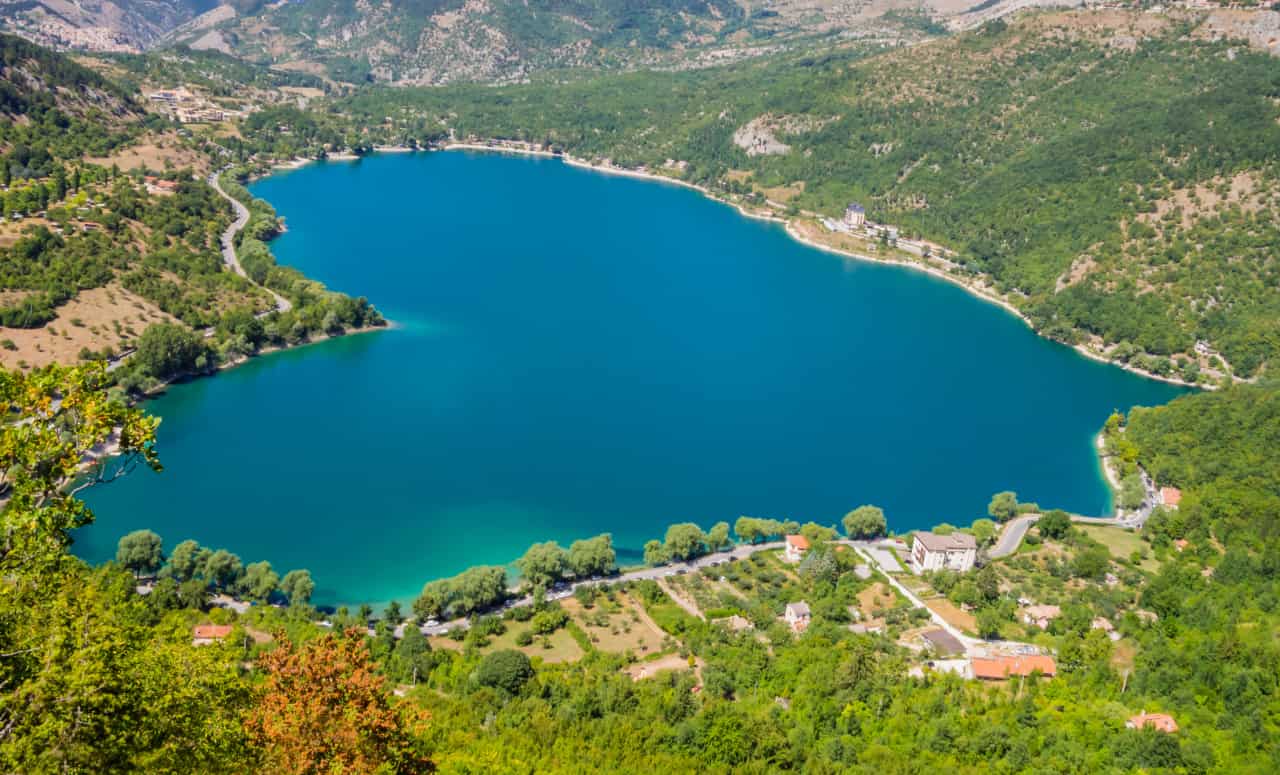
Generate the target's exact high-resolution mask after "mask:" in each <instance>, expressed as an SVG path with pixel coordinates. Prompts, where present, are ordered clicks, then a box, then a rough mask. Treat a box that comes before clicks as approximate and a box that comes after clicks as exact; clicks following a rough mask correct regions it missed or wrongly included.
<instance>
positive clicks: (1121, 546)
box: [1080, 525, 1160, 573]
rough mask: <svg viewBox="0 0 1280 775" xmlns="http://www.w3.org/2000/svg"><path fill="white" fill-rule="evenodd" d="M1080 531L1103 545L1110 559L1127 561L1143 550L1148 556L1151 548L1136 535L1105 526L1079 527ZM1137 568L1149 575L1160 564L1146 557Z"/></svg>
mask: <svg viewBox="0 0 1280 775" xmlns="http://www.w3.org/2000/svg"><path fill="white" fill-rule="evenodd" d="M1080 529H1081V530H1083V531H1084V532H1085V534H1086V535H1088V536H1089V537H1090V538H1092V539H1093V540H1095V541H1097V542H1098V543H1100V544H1103V545H1105V546H1106V547H1107V549H1108V550H1110V552H1111V556H1112V557H1116V558H1120V559H1128V558H1129V555H1131V554H1133V553H1134V552H1140V551H1142V550H1143V549H1146V550H1147V553H1148V554H1150V552H1151V547H1150V546H1148V545H1147V544H1146V543H1145V542H1144V541H1143V540H1142V538H1141V537H1140V536H1139V535H1138V534H1137V533H1134V532H1132V531H1129V530H1123V529H1121V528H1118V527H1108V526H1107V525H1081V526H1080ZM1139 567H1141V568H1142V570H1144V571H1146V572H1149V573H1150V572H1154V571H1156V570H1157V569H1159V567H1160V563H1159V562H1157V561H1156V560H1155V558H1154V557H1148V558H1147V559H1145V560H1143V561H1142V563H1141V565H1140V566H1139Z"/></svg>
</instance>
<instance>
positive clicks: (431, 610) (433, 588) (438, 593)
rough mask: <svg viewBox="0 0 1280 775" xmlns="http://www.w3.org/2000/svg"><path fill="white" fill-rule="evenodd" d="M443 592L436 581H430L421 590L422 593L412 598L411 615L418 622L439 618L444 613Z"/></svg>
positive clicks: (444, 601) (444, 598)
mask: <svg viewBox="0 0 1280 775" xmlns="http://www.w3.org/2000/svg"><path fill="white" fill-rule="evenodd" d="M447 602H448V600H447V598H446V597H445V590H444V589H443V588H442V585H441V583H440V582H438V581H432V582H430V583H428V584H427V585H426V586H424V587H423V588H422V592H421V593H420V594H419V595H418V596H417V597H416V598H414V601H413V615H414V616H415V617H417V619H418V621H419V622H425V621H427V620H429V619H436V618H439V617H440V615H441V614H443V613H444V607H445V604H446V603H447Z"/></svg>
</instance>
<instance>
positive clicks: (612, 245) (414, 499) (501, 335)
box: [76, 152, 1183, 603]
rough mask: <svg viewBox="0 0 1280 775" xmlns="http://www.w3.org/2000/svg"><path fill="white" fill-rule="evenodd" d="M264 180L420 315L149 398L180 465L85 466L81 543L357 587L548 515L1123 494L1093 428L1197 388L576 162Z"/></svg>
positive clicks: (436, 166)
mask: <svg viewBox="0 0 1280 775" xmlns="http://www.w3.org/2000/svg"><path fill="white" fill-rule="evenodd" d="M252 190H253V192H254V194H255V195H257V196H260V197H262V198H264V199H267V200H268V201H270V202H271V203H272V204H273V205H274V206H275V207H276V208H277V210H278V211H279V212H280V213H281V214H282V215H284V216H286V218H287V219H288V222H289V232H288V233H287V234H285V235H284V236H283V237H281V238H280V239H279V240H277V241H276V242H275V243H274V244H273V249H274V250H275V252H276V255H277V257H278V259H279V260H280V262H281V263H285V264H292V265H294V266H297V267H299V268H300V269H301V270H302V271H304V272H305V273H307V274H308V275H309V276H312V277H315V278H316V279H318V280H320V281H322V282H324V283H326V284H327V285H329V286H330V287H332V288H335V289H337V290H342V291H346V292H349V293H356V294H362V295H366V296H368V297H369V298H370V299H371V300H373V301H374V303H375V304H376V305H377V306H378V307H379V308H380V309H381V310H382V311H383V313H384V314H385V315H386V316H387V317H388V318H390V319H392V320H394V321H396V322H397V323H398V324H399V325H398V327H397V328H395V329H392V330H389V331H385V332H378V333H372V334H366V335H361V336H357V337H349V338H343V339H337V340H332V341H329V342H325V343H322V344H318V345H315V346H311V347H306V348H302V349H299V350H294V351H288V352H283V353H278V354H274V355H271V356H268V357H264V358H259V359H255V360H254V361H253V362H251V363H249V364H248V365H246V366H244V367H241V368H238V369H234V370H232V371H229V372H227V373H224V374H221V375H219V376H218V377H217V378H215V379H209V380H200V381H197V382H193V383H190V384H187V385H182V386H179V387H176V388H174V389H172V390H170V392H169V393H168V394H167V395H165V396H163V397H161V398H160V399H158V400H156V401H153V402H151V403H150V404H149V409H150V411H152V412H154V413H156V414H159V415H161V416H163V417H164V423H163V425H162V426H161V430H160V451H161V455H162V458H163V460H164V462H165V465H166V469H167V470H166V471H165V472H164V473H163V474H161V475H158V476H157V475H152V474H150V473H145V472H143V473H138V474H135V475H134V476H132V477H129V478H128V479H126V480H123V481H120V482H117V483H115V484H112V485H110V486H109V487H104V488H98V489H96V490H95V491H92V492H91V493H90V497H89V502H90V505H91V506H92V507H93V508H94V509H95V511H96V512H97V516H98V521H97V523H96V524H95V525H93V526H92V527H90V528H88V529H85V530H82V531H80V532H79V533H78V534H77V536H76V551H77V552H78V553H79V554H80V555H81V556H83V557H85V558H86V559H89V560H92V561H98V560H103V559H106V558H108V557H110V556H112V555H113V554H114V550H115V542H116V540H117V539H118V538H119V537H120V536H121V535H122V534H124V533H126V532H128V531H130V530H133V529H137V528H142V527H146V528H150V529H152V530H155V531H156V532H158V533H159V534H160V535H161V536H163V537H164V539H165V542H166V546H167V547H172V546H173V545H174V544H175V543H177V542H178V541H180V540H183V539H186V538H194V539H196V540H197V541H199V542H201V543H202V544H204V545H206V546H212V547H225V548H227V549H229V550H231V551H233V552H235V553H237V554H239V555H240V556H241V558H242V559H244V560H245V561H246V562H248V561H253V560H259V559H266V560H270V561H271V562H272V564H273V565H274V566H275V567H276V568H277V569H278V570H279V571H281V572H284V571H285V570H288V569H291V568H309V569H310V570H311V571H312V574H313V576H314V577H315V578H316V581H317V583H318V588H317V593H316V596H315V599H316V601H317V602H319V603H337V602H346V603H355V602H361V601H370V602H375V601H383V600H387V599H390V598H407V597H411V596H412V595H414V594H416V593H417V592H418V590H419V589H420V588H421V586H422V583H423V582H425V581H427V580H429V579H431V578H436V577H439V576H443V575H449V574H452V573H455V572H457V571H459V570H462V569H463V568H465V567H467V566H469V565H475V564H482V563H505V562H509V561H510V560H512V559H514V558H515V557H516V556H518V555H519V554H520V553H521V552H522V551H523V550H524V549H525V548H526V547H527V546H528V545H529V544H530V543H533V542H535V541H542V540H549V539H557V540H560V541H561V542H567V541H570V540H572V539H574V538H578V537H585V536H589V535H592V534H595V533H598V532H602V531H609V532H612V533H613V534H614V538H615V544H616V545H618V546H619V548H620V559H622V560H623V561H628V560H635V559H636V558H637V556H638V550H639V548H640V546H641V545H642V544H643V542H644V540H646V539H648V538H653V537H661V531H662V530H663V529H664V528H665V526H666V525H667V524H670V523H672V522H677V521H695V522H698V523H699V524H701V525H703V526H704V527H707V526H709V525H710V524H712V523H713V522H716V521H719V520H727V521H729V522H731V523H732V521H733V520H734V519H735V518H736V517H737V516H739V515H742V514H748V515H752V516H768V517H779V518H794V519H798V520H801V521H807V520H815V521H818V522H822V523H835V522H837V521H838V520H839V518H840V517H841V516H842V515H843V514H844V513H845V512H846V511H848V510H850V509H852V508H854V507H855V506H858V505H860V504H862V503H875V504H878V505H880V506H882V507H884V509H885V511H886V513H887V515H888V517H889V522H890V527H891V528H892V529H895V530H899V531H902V530H908V529H912V528H917V527H925V526H929V525H933V524H935V523H937V522H942V521H949V522H952V523H955V524H967V523H969V522H970V521H972V520H973V519H974V518H976V517H979V516H983V515H984V514H985V507H986V503H987V500H988V499H989V497H990V495H991V493H992V492H994V491H996V490H1002V489H1014V490H1017V491H1018V493H1019V495H1020V497H1021V498H1022V499H1023V500H1029V501H1037V502H1039V503H1041V504H1045V505H1047V506H1056V507H1062V508H1067V509H1070V510H1073V511H1077V512H1080V513H1086V514H1100V513H1104V512H1106V511H1107V510H1109V508H1110V497H1109V493H1108V491H1107V489H1106V486H1105V484H1104V482H1103V481H1102V479H1101V477H1100V475H1099V472H1098V465H1097V461H1096V458H1095V456H1094V453H1093V447H1092V436H1093V434H1094V433H1095V432H1096V431H1097V429H1098V428H1099V427H1100V426H1101V424H1102V422H1103V421H1104V420H1105V419H1106V416H1107V414H1108V413H1110V412H1111V411H1112V410H1113V409H1127V408H1129V407H1130V406H1132V405H1135V404H1144V405H1152V404H1160V403H1164V402H1167V401H1168V400H1170V399H1171V398H1173V397H1174V396H1176V395H1178V394H1179V393H1181V392H1183V391H1182V389H1180V388H1177V387H1174V386H1171V385H1166V384H1161V383H1157V382H1152V381H1149V380H1145V379H1142V378H1140V377H1137V376H1134V375H1131V374H1128V373H1125V372H1123V371H1121V370H1120V369H1118V368H1114V367H1111V366H1107V365H1104V364H1100V363H1096V362H1093V361H1090V360H1088V359H1086V358H1083V357H1081V356H1079V355H1078V354H1076V353H1074V352H1073V351H1072V350H1070V349H1069V348H1067V347H1064V346H1061V345H1057V344H1054V343H1052V342H1048V341H1046V340H1044V339H1041V338H1040V337H1038V336H1036V335H1035V334H1034V333H1033V332H1032V331H1030V330H1029V329H1028V328H1026V327H1025V326H1024V325H1023V324H1022V323H1021V322H1020V321H1018V320H1017V319H1016V318H1015V317H1014V316H1012V315H1010V314H1008V313H1007V312H1004V311H1002V310H1000V309H998V308H996V307H995V306H993V305H990V304H987V303H985V302H983V301H980V300H978V299H976V298H973V297H972V296H970V295H968V294H967V293H966V292H964V291H963V290H961V289H960V288H957V287H955V286H952V285H950V284H948V283H946V282H943V281H941V280H938V279H935V278H932V277H928V276H926V275H923V274H921V273H918V272H913V271H910V270H903V269H901V268H898V267H891V266H881V265H875V264H868V263H864V262H856V261H849V260H845V259H842V258H839V257H836V256H832V255H830V254H826V253H823V252H821V251H818V250H814V249H811V248H808V247H805V246H803V245H800V244H798V243H796V242H795V241H793V240H791V239H790V238H789V237H788V236H787V235H786V234H785V233H784V230H783V229H782V227H781V226H778V225H776V224H767V223H762V222H757V221H751V220H748V219H745V218H742V217H741V216H739V215H738V214H737V213H735V212H734V211H733V210H732V209H731V208H729V207H726V206H724V205H721V204H718V203H716V202H713V201H710V200H708V199H706V198H705V197H703V196H701V195H700V194H698V193H697V192H694V191H691V190H688V189H683V188H678V187H674V186H665V185H658V184H653V183H649V182H645V181H638V180H632V179H627V178H618V177H611V176H606V175H602V174H598V173H594V172H589V171H583V170H580V169H576V168H573V167H570V166H568V165H565V164H563V163H561V162H559V161H555V160H546V159H528V158H511V157H504V156H498V155H491V154H472V153H461V152H450V153H435V154H412V155H384V156H375V157H372V158H368V159H365V160H363V161H361V162H358V163H330V164H318V165H311V166H308V167H304V168H302V169H299V170H295V171H291V172H288V173H285V174H280V175H276V176H273V177H271V178H268V179H265V180H262V181H259V182H258V183H256V184H255V185H254V186H253V187H252ZM299 450H301V451H299Z"/></svg>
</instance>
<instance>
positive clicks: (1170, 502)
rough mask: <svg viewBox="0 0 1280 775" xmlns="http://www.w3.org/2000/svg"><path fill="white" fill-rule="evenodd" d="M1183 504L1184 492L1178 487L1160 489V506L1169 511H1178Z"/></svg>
mask: <svg viewBox="0 0 1280 775" xmlns="http://www.w3.org/2000/svg"><path fill="white" fill-rule="evenodd" d="M1179 503H1182V490H1179V489H1178V488H1177V487H1161V488H1160V504H1161V505H1162V506H1164V507H1165V508H1167V509H1176V508H1178V504H1179Z"/></svg>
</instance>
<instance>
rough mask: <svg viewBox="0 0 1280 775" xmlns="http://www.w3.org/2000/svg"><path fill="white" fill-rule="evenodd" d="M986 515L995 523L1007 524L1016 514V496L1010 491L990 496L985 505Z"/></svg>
mask: <svg viewBox="0 0 1280 775" xmlns="http://www.w3.org/2000/svg"><path fill="white" fill-rule="evenodd" d="M987 514H988V515H989V516H990V517H991V518H992V519H994V520H996V521H997V522H1008V521H1009V520H1011V519H1013V518H1014V517H1015V516H1016V515H1017V514H1018V494H1017V493H1016V492H1013V491H1011V490H1005V491H1004V492H998V493H996V494H995V495H992V496H991V503H989V504H987Z"/></svg>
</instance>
